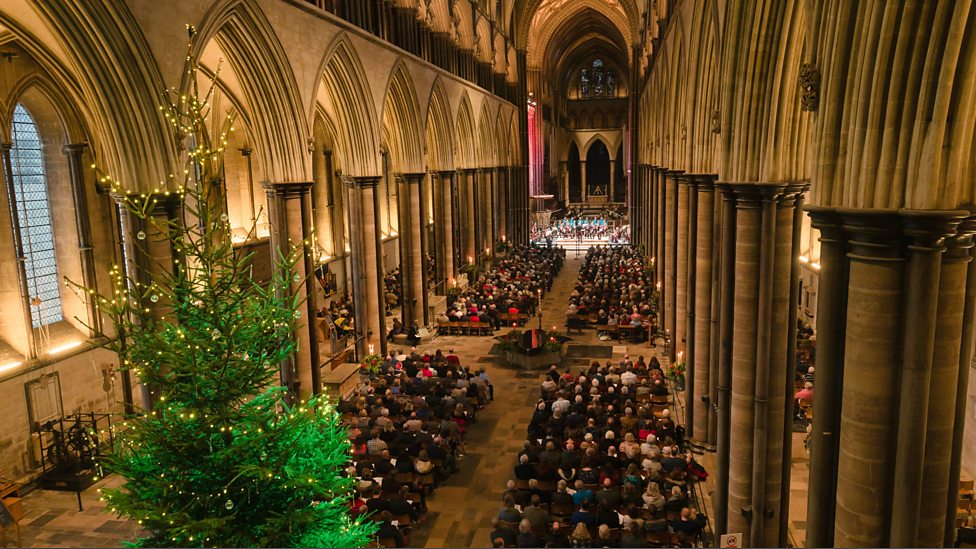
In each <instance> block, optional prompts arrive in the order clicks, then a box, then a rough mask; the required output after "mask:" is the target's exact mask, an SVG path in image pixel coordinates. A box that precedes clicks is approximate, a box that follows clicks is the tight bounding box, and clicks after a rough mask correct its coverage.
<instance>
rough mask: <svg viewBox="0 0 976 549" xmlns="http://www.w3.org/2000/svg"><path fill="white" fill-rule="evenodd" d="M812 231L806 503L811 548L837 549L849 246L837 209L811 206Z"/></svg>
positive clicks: (808, 208)
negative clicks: (812, 370) (816, 266)
mask: <svg viewBox="0 0 976 549" xmlns="http://www.w3.org/2000/svg"><path fill="white" fill-rule="evenodd" d="M806 210H807V212H808V213H809V214H810V220H811V224H812V227H813V228H814V229H817V230H819V231H820V276H819V279H818V289H817V372H816V374H817V386H816V390H815V391H814V393H813V409H814V410H816V413H815V414H814V415H813V426H812V428H811V431H810V448H811V452H810V474H809V482H808V485H809V488H808V490H809V491H808V499H807V543H806V546H807V547H832V546H833V540H834V502H835V494H836V491H837V448H838V438H839V435H840V410H841V406H840V402H841V398H842V390H843V381H844V332H845V330H846V327H845V324H846V314H845V311H846V310H847V254H846V250H847V243H846V237H845V235H844V230H843V226H842V223H841V218H840V215H838V213H837V211H836V209H834V208H824V207H818V206H807V207H806Z"/></svg>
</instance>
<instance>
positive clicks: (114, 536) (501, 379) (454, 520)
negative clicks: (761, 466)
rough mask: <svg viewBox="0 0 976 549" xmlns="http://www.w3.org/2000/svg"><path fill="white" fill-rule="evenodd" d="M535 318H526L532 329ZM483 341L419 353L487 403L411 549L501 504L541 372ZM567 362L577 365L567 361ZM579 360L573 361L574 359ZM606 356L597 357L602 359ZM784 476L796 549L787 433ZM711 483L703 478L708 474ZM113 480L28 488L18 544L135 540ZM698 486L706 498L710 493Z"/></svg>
mask: <svg viewBox="0 0 976 549" xmlns="http://www.w3.org/2000/svg"><path fill="white" fill-rule="evenodd" d="M581 263H582V258H581V257H576V254H575V253H574V252H568V253H567V261H566V264H565V266H564V267H563V270H562V272H561V273H560V275H559V277H558V278H557V279H556V281H555V283H554V284H553V288H552V291H551V292H549V293H548V294H547V296H546V297H545V298H544V300H543V305H542V311H543V318H542V321H543V326H546V327H551V326H553V325H556V326H558V327H559V329H560V330H562V329H563V318H564V317H563V311H565V308H566V304H567V301H568V296H569V294H570V293H571V292H572V289H573V285H574V284H575V281H576V276H577V273H578V271H579V267H580V265H581ZM537 322H538V321H537V319H535V318H533V319H531V320H530V324H531V325H532V326H535V325H536V323H537ZM571 337H572V339H573V341H571V342H570V344H581V345H599V346H604V347H612V353H613V358H612V360H615V361H616V360H620V358H621V357H622V356H623V355H624V354H625V353H630V354H631V355H633V356H637V355H640V354H643V355H645V356H648V357H649V356H650V355H651V354H652V353H653V352H655V351H660V350H661V347H660V346H659V347H657V349H652V348H650V347H649V346H648V344H646V343H644V344H641V345H628V344H626V343H615V342H601V341H599V340H597V338H596V334H595V333H594V332H593V331H592V330H588V331H584V332H583V334H582V335H576V334H574V335H572V336H571ZM494 343H495V341H494V339H492V338H490V337H466V336H450V337H448V336H441V337H437V338H435V339H434V340H433V341H431V342H430V343H428V344H426V345H424V349H425V350H426V349H431V350H433V349H438V348H439V349H442V350H444V351H446V350H447V349H451V348H453V349H455V351H456V352H457V354H458V355H460V356H461V358H462V359H463V361H464V363H465V364H470V365H475V364H477V365H483V366H485V367H486V369H487V371H488V374H489V376H490V377H491V379H492V382H493V383H494V385H495V401H494V402H493V403H491V404H490V405H489V406H488V407H486V408H485V409H484V410H483V411H482V412H481V413H480V414H479V421H478V423H476V424H474V425H472V426H471V428H470V430H469V432H468V433H469V434H468V440H467V442H466V451H467V454H466V456H465V457H464V458H463V459H462V460H461V462H460V467H461V472H460V473H458V474H456V475H454V476H453V477H451V478H450V479H449V480H448V481H447V482H446V483H444V484H443V485H442V486H440V487H439V488H438V489H437V491H436V493H435V494H434V496H433V497H431V498H430V499H429V501H428V508H429V512H428V514H427V518H426V520H425V522H424V523H423V524H420V525H418V527H417V528H416V530H415V532H414V534H413V535H412V537H411V544H412V545H414V546H417V547H420V546H422V547H485V546H487V545H488V534H489V532H490V531H491V518H492V517H493V516H494V515H495V513H496V512H497V511H498V508H499V506H500V505H501V494H502V491H503V490H504V487H505V483H506V482H507V481H508V479H509V478H511V474H512V467H513V466H514V465H515V455H516V453H517V452H518V450H519V448H521V446H522V442H523V441H524V438H525V433H526V429H527V427H528V421H529V418H530V417H531V413H532V407H533V405H534V404H535V402H536V399H537V397H538V386H539V383H540V382H541V376H542V374H543V372H538V373H535V372H523V371H520V370H518V369H515V368H511V367H507V366H504V365H501V364H499V363H498V362H496V361H494V360H491V359H489V358H488V357H489V351H490V349H491V347H492V346H493V345H494ZM568 360H572V361H573V363H574V364H583V362H582V359H579V358H575V357H574V358H573V359H568ZM577 360H580V362H576V361H577ZM605 360H607V359H605V358H604V359H601V361H605ZM793 447H794V465H793V477H792V482H791V484H792V493H793V498H792V505H791V508H790V509H791V512H790V515H791V518H792V520H793V522H792V524H793V528H792V529H791V533H792V534H793V536H794V539H795V542H796V545H798V546H802V544H803V539H804V535H803V534H804V533H805V530H804V527H805V524H804V523H803V522H802V521H803V520H805V519H806V479H807V473H806V471H807V461H806V454H805V453H804V451H803V439H802V435H801V434H798V435H795V440H794V445H793ZM701 459H702V462H703V464H705V466H706V467H709V466H711V465H713V463H714V461H713V460H712V459H711V455H706V456H703V457H702V458H701ZM710 478H711V477H710ZM118 482H119V481H118V479H115V478H109V479H107V480H104V481H102V482H100V483H98V484H96V485H95V486H93V487H92V488H90V489H88V490H87V491H85V492H84V493H83V494H82V502H83V505H84V511H81V512H79V511H78V505H77V501H76V499H75V495H74V494H73V493H67V492H53V491H46V490H36V491H34V492H32V493H30V494H28V495H27V497H26V498H25V500H24V507H25V510H26V518H25V520H24V521H22V523H21V535H22V540H23V544H24V546H25V547H119V546H120V545H121V544H122V542H123V541H125V540H130V539H133V537H135V536H136V535H137V529H136V527H135V526H134V525H133V524H132V523H130V522H129V521H126V520H120V519H118V518H117V517H115V516H114V515H111V514H107V513H105V512H104V504H102V503H101V502H99V501H98V493H97V491H96V489H97V488H98V487H100V486H104V485H113V484H117V483H118ZM713 487H714V486H713V484H712V482H711V481H709V483H708V484H707V485H706V490H705V491H706V497H708V495H709V494H710V493H711V491H712V489H713Z"/></svg>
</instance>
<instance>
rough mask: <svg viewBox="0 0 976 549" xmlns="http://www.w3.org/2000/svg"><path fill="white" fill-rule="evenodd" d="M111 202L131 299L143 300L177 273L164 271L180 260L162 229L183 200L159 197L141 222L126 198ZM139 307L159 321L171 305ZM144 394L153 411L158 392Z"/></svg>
mask: <svg viewBox="0 0 976 549" xmlns="http://www.w3.org/2000/svg"><path fill="white" fill-rule="evenodd" d="M112 198H113V200H114V201H115V208H116V211H117V214H118V218H117V219H118V226H119V234H120V235H121V238H122V248H123V253H122V259H123V263H122V269H123V270H124V273H125V277H126V279H127V280H128V281H129V282H128V286H129V287H128V290H129V293H130V295H135V296H142V295H143V294H144V292H143V291H142V289H140V288H146V287H149V285H151V284H152V282H153V280H154V279H156V278H158V277H160V276H162V275H164V274H167V275H168V274H173V272H175V271H170V272H167V271H165V270H164V269H167V268H168V269H175V267H174V265H175V264H176V262H177V261H179V260H180V259H181V256H180V254H179V253H178V252H177V250H176V248H175V247H174V246H173V237H174V235H172V234H168V232H162V231H160V229H159V228H160V227H167V226H168V224H169V223H170V222H173V221H181V217H180V199H179V197H178V196H177V195H176V194H169V195H166V194H161V195H156V196H155V199H156V200H155V202H154V203H153V204H154V207H153V208H152V209H151V210H150V211H148V212H147V213H146V217H145V218H140V217H138V216H136V215H134V214H132V213H131V212H130V211H129V210H128V209H127V208H126V206H125V200H126V198H125V197H124V196H122V195H113V196H112ZM15 242H16V241H15ZM140 306H142V307H143V308H148V309H149V310H150V315H151V316H152V317H153V318H154V319H160V318H162V317H163V315H165V314H166V312H167V309H168V308H169V307H170V306H171V303H169V302H168V301H167V300H165V299H160V300H159V301H157V302H155V303H154V302H152V301H151V300H149V299H141V300H140ZM28 318H29V317H28ZM119 338H120V340H121V344H122V345H123V346H125V334H124V333H121V334H119ZM141 392H142V407H143V408H144V409H146V410H152V409H153V408H154V407H155V405H156V402H157V400H158V397H159V394H158V392H157V388H156V387H155V386H149V385H142V386H141Z"/></svg>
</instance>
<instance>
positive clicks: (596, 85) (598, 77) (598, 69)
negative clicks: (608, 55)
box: [592, 59, 604, 97]
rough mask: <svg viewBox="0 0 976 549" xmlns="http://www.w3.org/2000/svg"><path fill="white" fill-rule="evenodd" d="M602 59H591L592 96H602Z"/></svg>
mask: <svg viewBox="0 0 976 549" xmlns="http://www.w3.org/2000/svg"><path fill="white" fill-rule="evenodd" d="M603 94H604V88H603V60H602V59H594V60H593V94H592V95H593V97H603Z"/></svg>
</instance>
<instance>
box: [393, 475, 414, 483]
mask: <svg viewBox="0 0 976 549" xmlns="http://www.w3.org/2000/svg"><path fill="white" fill-rule="evenodd" d="M413 478H414V477H413V473H397V474H395V475H393V479H394V480H396V481H397V482H402V483H403V484H410V483H412V482H413Z"/></svg>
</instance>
